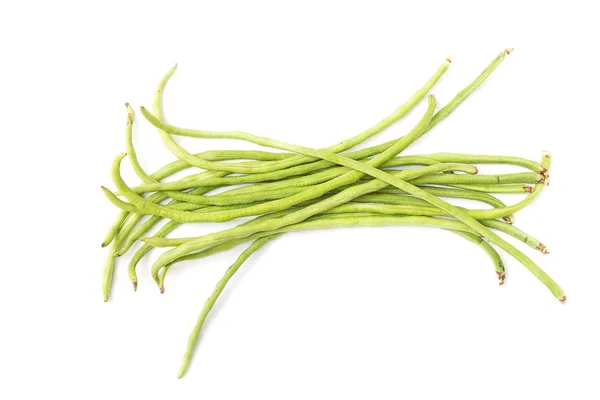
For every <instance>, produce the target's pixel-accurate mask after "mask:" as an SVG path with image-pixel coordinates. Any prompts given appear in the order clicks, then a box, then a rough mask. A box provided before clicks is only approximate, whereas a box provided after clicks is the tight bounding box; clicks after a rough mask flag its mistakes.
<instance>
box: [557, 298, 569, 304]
mask: <svg viewBox="0 0 600 400" xmlns="http://www.w3.org/2000/svg"><path fill="white" fill-rule="evenodd" d="M558 301H560V303H561V304H565V302H566V301H567V296H563V297H561V298H560V299H558Z"/></svg>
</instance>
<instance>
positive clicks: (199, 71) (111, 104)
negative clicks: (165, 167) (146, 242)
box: [0, 1, 600, 399]
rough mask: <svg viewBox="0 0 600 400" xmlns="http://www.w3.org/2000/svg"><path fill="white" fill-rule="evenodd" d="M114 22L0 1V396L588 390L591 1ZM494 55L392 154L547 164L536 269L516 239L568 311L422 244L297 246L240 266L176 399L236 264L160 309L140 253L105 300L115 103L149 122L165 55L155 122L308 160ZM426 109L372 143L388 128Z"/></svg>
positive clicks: (421, 238) (174, 276) (419, 239)
mask: <svg viewBox="0 0 600 400" xmlns="http://www.w3.org/2000/svg"><path fill="white" fill-rule="evenodd" d="M115 3H117V4H112V3H110V2H93V3H92V2H72V3H68V2H65V1H52V2H41V1H40V2H31V1H30V2H27V1H21V2H6V3H3V5H2V6H0V34H1V35H0V37H1V44H0V49H1V54H2V55H1V61H0V72H1V76H2V85H1V86H0V87H1V95H0V109H1V110H2V111H1V115H2V128H3V129H2V136H3V140H2V145H0V153H1V154H0V163H1V164H2V165H1V166H2V171H3V178H2V196H1V197H0V202H1V204H2V208H1V209H2V211H3V221H2V222H3V223H2V227H3V228H2V231H1V232H2V233H1V235H2V241H1V243H2V262H1V264H2V278H3V283H2V289H1V290H0V318H1V319H0V321H1V322H0V324H1V326H2V327H1V328H0V338H1V340H0V398H4V399H25V398H48V397H50V396H52V397H54V396H57V397H60V398H63V399H80V398H85V399H96V398H98V399H100V398H104V399H106V398H134V396H135V398H141V399H158V398H162V399H165V398H173V399H192V398H205V399H238V398H250V399H254V398H260V399H281V398H285V399H305V398H312V399H330V398H377V399H395V398H408V399H440V398H460V399H499V398H516V399H519V398H531V399H539V398H545V399H597V398H598V397H599V395H600V389H599V388H598V385H597V378H598V374H599V372H600V366H599V361H598V360H599V359H600V345H599V340H598V338H599V337H600V327H599V326H598V312H599V307H598V306H599V305H600V304H599V300H598V299H599V294H598V292H599V290H598V281H599V278H600V272H599V266H598V258H597V254H595V252H596V249H597V247H598V245H597V243H596V239H597V236H598V235H597V230H596V225H597V224H598V223H599V222H600V221H599V217H598V212H597V210H596V209H595V208H596V207H597V204H598V203H597V200H596V197H595V194H596V193H597V187H596V186H595V183H594V182H595V181H596V174H597V165H598V162H597V161H596V160H597V153H596V152H597V147H598V146H597V145H598V135H599V134H600V132H599V130H598V123H597V113H598V111H597V110H598V108H597V105H598V90H599V89H600V85H599V79H598V66H599V63H598V62H597V61H598V50H597V43H596V39H597V38H598V37H600V35H599V32H598V23H597V21H596V18H595V17H596V16H597V13H596V12H595V11H594V9H593V7H591V6H584V5H583V4H584V2H578V1H571V2H568V3H564V2H552V1H549V2H539V4H540V5H539V6H538V5H534V2H523V1H504V2H496V3H494V4H492V3H485V2H473V3H472V4H467V3H465V2H460V1H451V2H450V1H448V2H446V1H427V2H416V1H411V2H372V1H369V2H363V3H354V2H339V3H335V2H324V1H319V2H309V1H303V2H296V3H295V4H294V3H291V2H270V3H269V2H252V4H246V3H242V2H239V3H233V2H226V1H221V2H187V3H186V2H164V3H162V4H155V3H154V2H141V1H140V2H127V1H119V2H115ZM248 3H250V2H248ZM589 3H590V4H591V3H593V2H589ZM558 4H565V6H564V7H559V6H558ZM505 47H515V52H514V53H513V54H512V55H510V56H509V57H508V58H507V60H506V61H505V62H504V63H503V64H502V65H501V66H500V67H499V68H498V69H497V71H496V72H495V73H494V75H493V76H492V77H491V79H490V80H489V81H487V82H486V83H485V84H484V85H483V86H482V87H481V89H480V90H479V91H477V92H476V93H475V94H474V95H473V96H472V98H470V99H469V100H468V101H466V102H465V103H464V104H463V105H462V106H461V107H460V108H459V109H458V110H457V111H456V112H455V114H453V115H452V116H451V117H450V118H449V119H448V120H446V121H444V122H443V123H442V124H440V125H438V126H437V127H436V128H435V129H434V130H432V131H431V132H430V133H429V134H428V135H427V136H426V137H424V138H423V139H422V140H421V141H419V142H418V143H417V144H415V145H414V146H413V147H411V148H410V149H409V150H408V151H407V154H420V153H429V152H436V151H460V152H472V153H490V154H510V155H517V156H523V157H527V158H532V159H539V157H540V156H541V152H542V150H546V149H547V150H551V151H552V154H553V161H554V164H553V167H552V185H551V186H550V187H549V188H547V190H545V191H544V193H543V194H542V195H541V196H540V198H539V199H538V200H537V201H536V202H535V203H534V204H533V205H532V206H531V207H529V208H527V209H526V210H524V211H523V212H521V213H519V214H518V215H517V218H516V226H518V227H520V228H522V229H524V230H526V231H528V232H530V233H531V234H532V235H534V236H536V237H539V238H541V239H542V240H543V241H544V243H546V244H547V245H548V246H549V247H550V249H551V254H550V255H548V256H542V255H541V254H539V253H534V252H533V251H531V250H530V249H528V248H524V247H523V246H522V245H521V244H519V246H520V247H521V248H524V249H525V251H526V252H527V253H528V254H531V256H532V258H533V259H534V260H535V261H538V262H539V263H540V264H541V265H542V267H543V268H545V269H546V270H547V271H548V272H549V273H550V274H551V275H552V276H553V277H554V278H555V279H556V280H557V281H559V282H560V283H561V284H562V286H563V287H564V288H565V290H566V292H567V295H568V297H569V300H568V302H567V304H566V305H564V306H561V305H560V304H559V303H558V302H557V301H556V300H555V299H554V298H553V297H552V295H551V294H550V293H549V292H548V291H547V289H546V288H545V287H543V285H542V284H541V283H539V282H538V281H537V280H536V279H535V278H534V277H533V276H532V275H531V274H530V273H529V272H527V271H526V270H525V269H524V268H523V267H522V266H521V265H519V264H518V263H517V262H515V261H514V260H512V259H510V258H509V257H508V256H507V255H504V260H505V262H506V265H507V282H506V285H505V286H504V287H498V286H497V281H496V278H495V276H494V273H493V270H492V267H491V264H490V262H489V260H488V259H487V256H486V255H485V254H484V253H482V252H481V251H480V250H479V249H476V248H475V247H474V246H473V245H472V244H470V243H467V242H466V241H464V240H462V239H460V238H458V237H455V236H454V235H450V234H448V233H446V232H443V231H438V230H433V229H418V228H400V227H391V228H372V229H366V228H365V229H348V230H336V231H320V232H305V233H295V234H290V235H288V236H285V237H282V238H280V239H277V240H276V241H274V242H272V243H270V244H269V245H268V246H267V247H265V248H264V249H263V250H261V251H260V252H259V253H257V254H256V255H255V256H254V257H253V258H251V259H250V260H249V261H248V262H247V263H246V264H245V265H244V267H243V268H242V270H241V271H240V273H239V275H238V276H237V277H236V278H234V279H233V280H232V282H231V287H230V288H228V289H227V290H226V292H225V295H224V296H223V298H222V299H221V300H220V301H219V304H218V305H217V307H216V308H215V310H214V313H213V314H212V315H211V317H210V318H209V322H208V323H207V326H206V329H205V331H204V335H203V336H202V338H201V341H200V344H199V346H198V349H197V352H196V356H195V358H194V361H193V363H192V365H191V368H190V370H189V372H188V375H187V376H186V377H185V378H184V379H183V380H177V379H176V378H175V376H176V373H177V369H178V367H179V361H180V357H181V356H182V354H183V350H184V348H185V345H186V341H187V336H188V334H189V331H190V330H191V328H192V326H193V324H194V322H195V319H196V316H197V314H198V312H199V311H200V309H201V307H202V304H203V303H204V300H205V298H206V297H207V296H208V295H209V294H210V293H211V291H212V289H213V287H214V284H215V283H216V281H217V280H218V279H219V278H220V277H221V275H222V274H223V271H224V270H225V269H226V268H227V266H228V265H229V264H230V263H231V262H232V261H233V260H234V259H235V257H236V255H237V254H238V253H239V252H240V251H241V248H237V249H236V250H235V251H230V252H228V253H226V254H223V255H220V256H217V257H214V258H210V259H205V260H202V261H199V262H194V263H189V264H186V265H182V266H181V267H180V268H176V269H173V270H172V271H171V273H170V276H169V278H168V280H167V284H166V286H167V287H166V289H167V290H166V292H165V294H164V295H160V294H159V292H158V290H157V289H156V287H155V286H154V285H153V283H152V282H151V279H150V277H149V274H148V269H149V265H150V262H151V261H152V260H154V259H156V257H157V255H158V252H152V253H151V255H150V257H149V260H146V261H145V262H143V263H142V264H141V265H140V268H139V270H140V271H139V275H140V287H139V289H138V292H137V293H134V292H133V290H132V288H131V286H130V283H129V282H128V280H127V276H126V270H125V267H126V264H127V262H126V261H121V262H120V263H119V264H118V265H117V270H116V274H115V275H116V277H115V284H114V287H113V292H112V297H111V301H110V302H109V303H107V304H104V303H103V302H102V296H101V291H100V270H101V266H102V264H103V260H104V257H105V255H106V250H105V249H101V248H100V246H99V244H100V242H101V239H102V237H103V235H104V232H105V231H106V229H107V228H108V226H109V225H110V223H111V222H112V219H113V218H114V216H115V214H116V211H115V209H114V208H113V207H112V206H111V205H110V204H109V203H108V202H107V201H106V199H105V198H104V197H103V195H102V193H101V191H100V185H101V184H103V185H109V186H110V187H112V186H111V182H110V176H109V168H110V163H111V161H112V159H113V157H114V156H115V155H116V154H118V153H120V152H122V151H124V140H123V127H124V123H125V117H126V115H125V108H124V107H123V103H124V102H125V101H129V102H130V103H132V104H133V105H134V106H135V107H136V109H137V107H139V106H140V105H147V106H148V105H150V104H151V98H152V93H153V89H154V86H155V85H156V83H157V82H158V80H159V79H160V77H161V76H162V74H163V73H164V72H165V71H166V70H167V69H168V68H169V67H170V66H171V65H172V64H173V63H174V62H177V63H179V66H180V68H179V70H178V72H177V74H176V75H175V76H174V77H173V79H172V81H171V83H170V85H169V87H168V89H167V91H166V93H165V103H166V104H165V109H166V116H167V119H168V120H169V121H171V122H173V123H175V124H177V125H180V126H185V127H198V128H206V129H221V130H226V129H244V130H246V131H249V132H253V133H258V134H262V135H267V136H270V137H274V138H278V139H281V140H286V141H289V142H293V143H297V144H303V145H307V146H311V147H317V148H318V147H326V146H328V145H331V144H333V143H336V142H338V141H340V140H342V139H343V138H345V137H348V136H350V135H354V134H355V133H357V132H359V131H361V130H363V129H364V128H367V127H368V126H370V125H372V124H373V123H375V122H376V121H378V120H379V119H380V118H382V117H384V116H385V115H387V114H388V113H389V112H391V111H392V110H393V109H394V108H395V107H397V106H398V105H399V104H401V103H402V102H403V101H404V100H405V99H406V98H408V96H410V94H412V92H413V91H414V90H415V89H416V88H418V87H419V86H420V85H421V84H422V83H423V82H424V81H425V80H426V79H427V78H428V77H429V75H430V74H431V73H432V72H433V71H434V70H435V68H437V66H438V65H439V63H440V62H441V61H442V60H443V59H444V58H445V57H446V56H448V55H450V56H452V59H453V63H452V66H451V68H450V69H449V71H448V73H447V74H446V75H445V76H444V78H443V79H442V80H441V81H440V82H439V84H438V85H437V86H436V87H435V88H434V90H433V92H434V93H435V94H436V96H437V98H438V101H439V103H440V104H445V103H446V102H447V101H449V100H450V99H451V98H452V96H453V95H454V94H455V93H456V92H457V91H459V90H460V89H462V88H463V87H464V86H465V85H466V84H467V83H468V82H469V81H470V80H471V79H473V78H474V77H475V76H476V75H477V74H478V73H479V72H480V70H481V69H482V68H483V67H485V66H486V65H487V64H488V62H489V61H491V60H492V59H493V57H495V56H496V54H497V53H498V52H499V51H501V50H502V49H503V48H505ZM423 111H424V104H420V105H419V106H418V107H417V108H416V109H415V111H414V112H413V113H411V114H410V115H409V116H408V117H407V118H405V119H404V120H403V121H401V122H400V123H398V124H396V125H394V126H393V127H392V128H390V129H388V130H386V131H385V132H384V133H382V134H381V135H380V136H379V137H377V138H375V139H374V140H372V141H369V142H368V144H373V143H380V142H382V141H384V140H389V139H391V138H394V137H398V136H400V135H402V134H403V133H405V132H406V131H407V130H408V129H410V127H411V126H412V124H414V122H415V121H416V120H418V119H419V118H420V116H421V115H422V113H423ZM138 117H139V118H138V121H139V123H138V124H137V125H136V128H135V131H134V139H135V143H136V145H137V147H138V153H139V157H140V160H141V162H142V164H143V165H144V167H146V168H147V169H148V170H154V169H156V168H157V167H159V166H161V165H162V164H164V163H166V162H169V161H170V160H172V159H173V156H172V155H171V154H170V153H168V151H167V150H165V149H164V147H163V145H162V144H161V142H160V139H159V138H158V135H157V133H156V131H155V130H154V129H152V127H151V126H150V125H149V124H148V123H146V122H145V121H142V120H141V119H142V118H141V116H140V115H139V113H138ZM178 140H179V139H178ZM181 143H182V144H184V145H185V146H186V147H189V148H191V149H197V150H201V149H207V148H234V147H237V148H248V146H246V145H245V144H239V143H234V142H231V141H221V142H218V143H213V142H209V141H206V140H204V141H194V140H182V141H181ZM124 165H127V164H125V163H124ZM481 171H482V173H486V172H488V173H489V172H493V171H496V170H495V169H490V168H485V167H484V168H482V170H481ZM124 174H125V177H126V178H127V179H128V181H129V182H130V183H131V184H135V183H136V182H137V180H136V179H135V178H134V175H133V173H132V172H131V170H130V169H129V167H128V166H127V168H124ZM507 201H517V198H514V197H509V198H508V199H507ZM227 226H229V225H227ZM220 228H222V226H216V225H210V224H205V225H198V226H191V227H190V229H189V230H187V231H186V230H181V231H178V232H179V233H180V234H181V235H183V234H196V235H198V234H200V233H202V232H208V231H211V230H215V229H220ZM231 289H234V290H231Z"/></svg>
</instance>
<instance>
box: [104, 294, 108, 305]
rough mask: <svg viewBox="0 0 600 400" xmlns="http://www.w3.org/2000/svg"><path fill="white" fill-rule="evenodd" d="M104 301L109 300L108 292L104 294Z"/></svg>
mask: <svg viewBox="0 0 600 400" xmlns="http://www.w3.org/2000/svg"><path fill="white" fill-rule="evenodd" d="M104 302H105V303H106V302H108V295H107V294H105V295H104Z"/></svg>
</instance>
